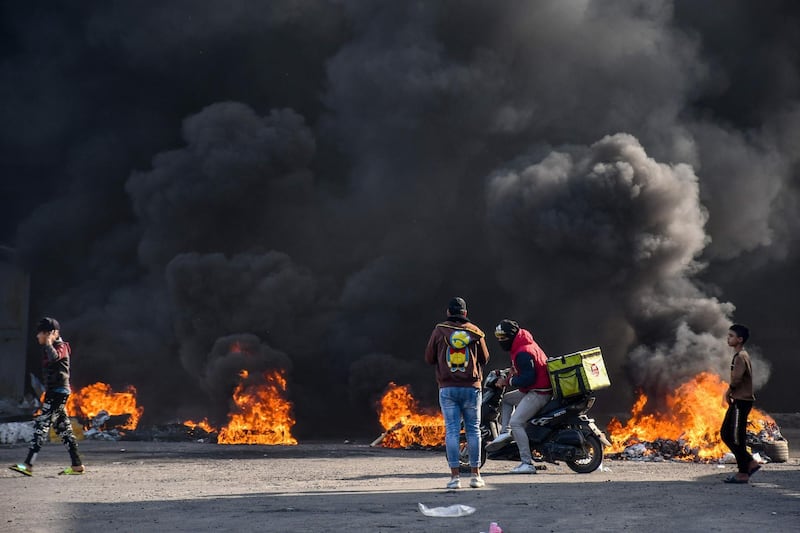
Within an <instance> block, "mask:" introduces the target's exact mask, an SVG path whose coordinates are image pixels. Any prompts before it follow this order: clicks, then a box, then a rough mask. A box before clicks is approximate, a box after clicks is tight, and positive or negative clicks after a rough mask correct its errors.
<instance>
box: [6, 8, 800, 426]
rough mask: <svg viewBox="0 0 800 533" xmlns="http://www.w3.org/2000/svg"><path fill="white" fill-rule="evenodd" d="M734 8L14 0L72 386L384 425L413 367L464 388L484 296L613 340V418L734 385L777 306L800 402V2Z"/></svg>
mask: <svg viewBox="0 0 800 533" xmlns="http://www.w3.org/2000/svg"><path fill="white" fill-rule="evenodd" d="M718 4H719V5H716V3H714V2H712V3H711V4H708V3H703V4H702V5H698V3H696V2H688V1H684V0H675V1H668V0H661V1H657V2H642V1H641V0H616V1H613V2H605V1H604V2H600V1H597V0H583V1H575V2H563V1H557V0H552V1H544V2H536V3H530V2H506V3H500V4H497V3H487V2H482V1H477V0H468V1H459V2H455V1H449V0H448V1H443V2H434V3H418V2H417V3H407V2H389V3H379V4H376V3H373V2H361V1H355V0H354V1H350V0H347V1H343V2H339V1H325V0H300V1H298V0H279V1H275V2H271V3H270V4H269V7H266V8H265V7H263V6H258V7H257V6H255V5H253V4H252V3H249V2H241V1H235V2H232V3H228V4H226V6H224V7H223V6H220V5H218V3H216V2H210V1H198V2H192V3H190V4H187V3H185V2H180V1H164V2H159V3H158V4H151V5H144V6H142V5H137V6H136V7H135V8H133V7H131V6H128V5H124V4H119V3H108V2H88V3H82V4H81V5H80V6H72V5H60V6H55V7H53V8H52V9H49V10H48V11H47V12H46V13H45V12H41V11H40V10H38V9H36V8H35V7H33V6H27V5H22V4H18V5H7V6H4V7H3V8H0V9H2V13H0V15H1V16H0V21H2V22H0V25H1V26H2V29H3V31H2V32H0V35H1V36H2V37H0V44H2V46H0V58H1V59H2V61H0V98H2V100H3V101H4V102H5V103H6V105H4V106H2V107H0V170H1V171H2V176H3V179H2V197H3V198H4V199H8V201H7V206H6V207H5V208H4V209H3V210H2V215H0V216H2V217H3V218H2V219H3V224H2V226H0V228H2V233H0V241H2V242H4V243H7V244H8V245H11V246H13V247H14V248H16V251H17V256H18V257H19V258H20V263H21V265H22V266H23V267H24V268H25V269H27V270H29V271H30V272H31V275H32V278H31V279H32V285H31V286H32V294H31V314H32V315H34V316H35V315H41V314H49V315H54V316H57V317H58V318H59V319H60V320H61V322H62V325H63V329H64V335H65V337H67V338H68V340H70V341H71V342H72V344H73V346H74V348H75V361H74V372H73V382H74V383H73V384H74V385H75V386H76V387H80V386H83V385H86V384H89V383H92V382H94V381H98V380H100V381H104V382H109V383H111V384H112V385H113V386H116V387H122V386H124V385H128V384H132V385H135V386H136V387H137V389H138V391H139V395H140V403H141V404H142V405H144V407H145V420H144V421H145V422H146V421H147V420H149V421H151V422H156V421H163V420H169V419H174V418H182V417H186V418H193V419H197V418H202V417H203V416H210V417H212V418H216V420H214V422H216V423H219V422H221V421H222V420H220V419H222V418H224V416H225V414H226V410H227V409H228V406H229V401H230V395H231V390H232V387H233V386H234V385H235V383H236V382H237V379H238V376H239V372H240V371H241V370H250V371H254V372H260V371H264V370H267V369H271V368H283V369H286V370H287V381H288V385H287V392H288V394H289V396H290V397H289V399H290V401H292V402H293V403H294V404H295V418H296V419H297V421H298V422H297V433H298V437H299V438H301V439H302V438H303V437H310V436H320V435H325V434H331V435H340V434H344V433H347V432H358V431H363V432H364V433H365V434H372V433H373V432H374V430H375V428H376V424H377V422H376V419H377V417H376V415H375V411H374V403H375V401H376V400H377V399H378V398H379V397H380V395H381V394H382V392H383V390H384V389H385V387H386V384H387V383H388V381H395V382H398V383H401V384H404V383H408V384H410V385H412V390H413V391H414V392H415V394H416V395H417V396H418V397H419V398H420V399H421V400H422V402H423V403H427V404H432V405H435V402H436V391H435V383H434V380H433V370H432V368H429V367H427V366H426V365H425V364H424V362H423V358H422V352H423V350H424V347H425V344H426V342H427V338H428V335H429V334H430V331H431V329H432V328H433V326H434V324H435V323H436V322H437V321H438V320H440V319H441V318H442V317H443V315H444V311H445V305H446V302H447V301H448V299H449V298H450V297H451V296H454V295H460V296H462V297H464V298H465V299H466V300H467V303H468V307H469V316H470V318H472V319H473V320H474V321H475V322H476V324H477V325H478V326H480V327H481V328H483V329H484V330H485V331H491V329H493V327H494V325H495V324H496V323H497V322H498V321H499V320H500V319H502V318H505V317H511V318H515V319H517V320H518V321H520V322H521V323H522V325H523V326H524V327H526V328H528V329H530V330H531V331H532V332H533V334H534V336H535V337H536V338H537V340H538V341H539V342H540V344H541V345H542V347H543V348H544V349H545V351H546V352H547V353H548V354H550V355H557V354H562V353H567V352H571V351H574V350H578V349H583V348H587V347H590V346H595V345H599V346H601V347H602V349H603V353H604V355H605V357H606V362H607V364H608V366H609V369H610V372H611V379H612V383H613V385H612V388H611V389H610V390H608V391H606V392H604V393H603V395H602V396H601V398H600V401H599V402H598V404H599V405H598V407H600V408H601V409H607V410H609V411H610V410H617V409H626V408H627V407H628V406H629V404H630V398H631V396H632V394H633V392H632V391H633V390H635V389H637V388H640V389H643V390H644V391H645V392H648V393H650V394H653V395H655V396H658V397H661V396H663V395H664V394H665V393H666V392H668V391H670V390H672V389H673V388H675V387H676V386H677V385H679V384H680V382H681V381H682V380H684V379H686V378H688V377H691V376H693V375H694V374H696V373H697V372H699V371H703V370H708V371H714V372H717V373H720V375H721V376H722V377H723V378H727V372H728V369H727V366H728V364H729V357H730V355H731V354H730V351H729V350H728V349H727V347H726V345H725V334H726V332H727V329H728V327H729V326H730V324H731V323H732V322H742V323H745V324H748V325H750V326H751V327H752V337H751V341H750V344H749V345H748V348H749V349H750V351H751V352H752V353H753V354H754V369H755V374H756V380H757V383H758V385H759V386H761V385H763V384H765V383H767V381H768V380H769V384H770V386H769V387H764V388H763V389H761V390H760V391H758V392H757V396H758V398H759V402H760V404H761V406H762V407H764V408H765V409H767V410H769V409H774V410H781V409H784V410H785V409H787V408H791V407H790V405H789V403H788V399H789V396H788V392H787V391H789V390H791V386H792V385H791V382H790V381H789V377H788V376H790V375H793V374H796V373H797V372H800V367H798V365H799V364H800V363H798V362H797V358H793V357H791V356H790V354H791V353H792V352H791V349H792V347H793V346H796V345H797V341H798V339H797V338H796V333H795V331H794V324H795V323H796V321H797V313H796V311H795V308H796V306H795V304H794V302H795V301H796V299H797V297H800V294H798V289H796V288H795V287H796V285H797V284H796V283H794V282H793V276H794V274H793V272H795V271H796V270H797V263H798V259H799V258H800V256H798V246H797V239H796V235H797V232H798V230H800V216H798V213H800V211H799V210H798V208H797V207H798V199H799V198H800V195H799V194H798V193H800V187H798V168H800V156H798V154H797V151H796V146H797V144H798V141H800V96H798V95H800V92H798V89H799V88H800V66H799V65H800V55H799V54H800V52H798V50H800V42H798V37H797V32H796V31H794V28H796V26H797V23H798V22H800V12H799V10H798V8H797V7H796V6H795V5H794V4H793V3H790V2H785V1H784V2H781V1H776V2H774V3H773V6H772V7H773V9H764V8H761V7H757V6H754V5H753V4H752V3H750V2H738V1H736V2H725V3H724V4H723V3H721V2H720V3H718ZM756 28H769V29H770V31H769V32H767V33H766V34H765V33H762V32H758V31H756ZM489 348H490V352H491V356H492V357H491V361H490V368H497V367H504V366H506V365H507V359H506V357H507V356H506V355H505V354H504V353H503V352H501V351H500V350H499V347H498V346H497V345H496V344H494V343H493V341H492V340H491V339H490V340H489ZM29 360H30V364H29V366H31V368H32V369H35V365H36V354H35V350H33V349H32V350H31V353H30V354H29ZM770 369H773V372H772V375H771V376H770ZM331 400H333V401H334V402H335V403H337V404H342V405H341V406H338V407H337V409H336V411H335V412H336V413H346V416H335V417H334V416H332V403H333V402H332V401H331Z"/></svg>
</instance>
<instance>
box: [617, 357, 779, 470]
mask: <svg viewBox="0 0 800 533" xmlns="http://www.w3.org/2000/svg"><path fill="white" fill-rule="evenodd" d="M727 388H728V384H727V383H725V382H724V381H722V380H721V379H720V377H719V376H717V375H714V374H710V373H707V372H702V373H700V374H698V375H697V376H695V377H694V378H693V379H692V380H690V381H688V382H686V383H684V384H682V385H681V386H679V387H678V388H677V389H675V391H674V392H673V393H672V394H670V395H668V396H667V402H666V403H667V412H666V413H652V414H644V408H645V406H646V405H647V401H648V398H647V396H646V395H645V394H640V395H639V398H638V399H637V400H636V402H635V403H634V405H633V408H632V410H631V418H630V419H629V420H628V421H627V422H626V423H625V425H623V424H622V423H621V422H620V421H619V420H617V419H616V418H614V419H612V420H611V422H610V423H609V424H608V428H607V429H608V433H609V437H610V440H611V444H612V446H611V448H609V449H607V450H606V452H607V453H619V452H622V451H623V450H624V449H625V448H626V447H627V446H630V445H632V444H636V443H639V442H654V441H656V440H658V439H670V440H675V441H677V440H682V441H684V442H685V443H686V445H687V446H688V447H689V448H690V449H692V450H696V453H695V455H696V456H697V457H699V458H700V459H706V460H711V459H719V458H721V457H722V456H723V455H725V454H726V453H727V452H728V451H729V450H728V447H727V446H725V444H724V443H723V442H722V441H721V440H720V437H719V428H720V426H721V425H722V420H723V419H724V418H725V411H726V410H727V408H726V407H725V406H723V404H722V395H723V394H724V393H725V391H726V390H727ZM749 419H750V426H753V427H754V428H755V430H756V433H757V432H758V431H760V429H761V428H759V427H757V426H756V424H757V423H758V422H757V421H761V423H762V424H764V423H767V424H774V423H775V421H774V420H773V419H772V418H771V417H769V416H768V415H766V414H764V413H762V412H761V411H759V410H757V409H753V410H752V411H751V412H750V418H749ZM691 458H692V457H686V459H691Z"/></svg>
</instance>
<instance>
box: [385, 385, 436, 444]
mask: <svg viewBox="0 0 800 533" xmlns="http://www.w3.org/2000/svg"><path fill="white" fill-rule="evenodd" d="M378 417H379V421H380V424H381V426H383V428H384V429H385V430H386V433H385V434H386V437H385V438H384V439H383V441H382V442H381V446H383V447H384V448H405V447H408V446H411V445H419V446H444V418H442V415H441V413H439V411H438V410H433V409H420V407H419V406H418V405H417V401H416V400H415V399H414V397H413V396H412V395H411V391H410V389H409V387H408V385H403V386H398V385H396V384H394V383H391V382H390V383H389V385H388V387H387V390H386V393H384V395H383V398H381V401H380V409H379V411H378Z"/></svg>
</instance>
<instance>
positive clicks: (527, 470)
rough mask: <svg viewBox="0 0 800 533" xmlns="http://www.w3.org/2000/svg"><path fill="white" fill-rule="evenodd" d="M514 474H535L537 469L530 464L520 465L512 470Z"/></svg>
mask: <svg viewBox="0 0 800 533" xmlns="http://www.w3.org/2000/svg"><path fill="white" fill-rule="evenodd" d="M511 473H512V474H535V473H536V467H535V466H533V465H532V464H530V463H520V464H519V466H518V467H516V468H513V469H511Z"/></svg>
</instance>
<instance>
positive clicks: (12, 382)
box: [0, 250, 30, 400]
mask: <svg viewBox="0 0 800 533" xmlns="http://www.w3.org/2000/svg"><path fill="white" fill-rule="evenodd" d="M6 251H7V250H6ZM0 252H3V250H0ZM29 288H30V278H29V276H28V274H27V273H26V272H23V271H22V270H20V269H19V268H18V267H17V266H16V265H14V263H13V262H12V259H11V257H10V254H8V253H0V398H8V399H15V400H16V399H21V398H22V395H23V393H24V392H25V379H26V376H25V350H26V347H27V343H28V337H29V332H28V296H29Z"/></svg>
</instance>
